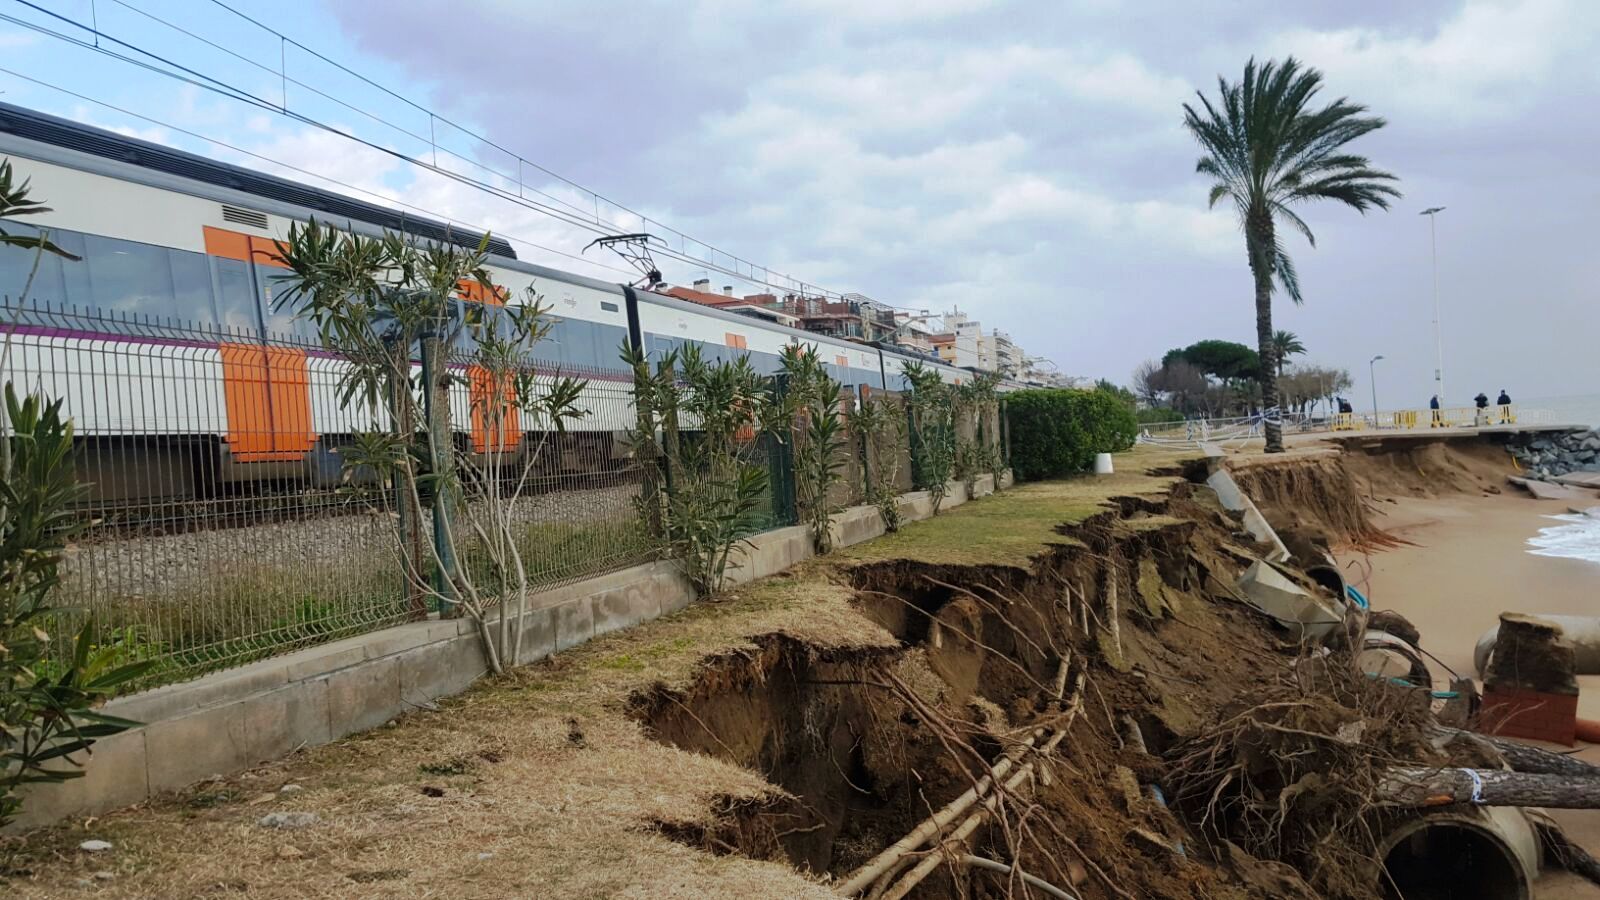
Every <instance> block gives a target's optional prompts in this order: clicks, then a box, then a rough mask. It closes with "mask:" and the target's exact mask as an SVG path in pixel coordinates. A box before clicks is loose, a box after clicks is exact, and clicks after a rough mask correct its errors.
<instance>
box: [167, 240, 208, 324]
mask: <svg viewBox="0 0 1600 900" xmlns="http://www.w3.org/2000/svg"><path fill="white" fill-rule="evenodd" d="M167 258H168V262H170V263H171V264H172V293H173V299H174V300H175V301H176V303H175V305H176V307H177V310H178V313H177V315H178V316H179V317H180V318H182V319H183V320H184V321H186V322H192V323H195V324H198V325H206V326H210V325H215V324H216V323H217V305H216V303H215V301H214V300H213V298H212V296H211V266H210V265H208V264H207V263H206V257H205V254H204V253H190V252H188V251H186V250H169V251H167Z"/></svg>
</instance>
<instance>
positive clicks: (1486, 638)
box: [1472, 613, 1600, 678]
mask: <svg viewBox="0 0 1600 900" xmlns="http://www.w3.org/2000/svg"><path fill="white" fill-rule="evenodd" d="M1536 618H1539V619H1542V620H1544V621H1546V622H1549V623H1550V624H1552V625H1558V626H1560V628H1561V631H1562V635H1563V636H1564V637H1565V638H1566V639H1567V640H1568V641H1570V642H1571V643H1572V661H1573V663H1574V665H1575V668H1574V671H1573V674H1575V675H1600V616H1547V615H1544V614H1542V613H1540V614H1536ZM1499 637H1500V624H1499V623H1498V622H1496V623H1495V625H1494V627H1492V628H1490V629H1489V630H1488V631H1485V632H1484V633H1483V637H1481V638H1478V646H1477V647H1476V648H1475V649H1474V650H1473V652H1472V663H1473V665H1475V666H1477V668H1478V677H1480V678H1481V677H1483V675H1484V673H1485V672H1487V671H1489V659H1490V657H1491V656H1493V655H1494V645H1495V642H1496V641H1497V640H1498V639H1499Z"/></svg>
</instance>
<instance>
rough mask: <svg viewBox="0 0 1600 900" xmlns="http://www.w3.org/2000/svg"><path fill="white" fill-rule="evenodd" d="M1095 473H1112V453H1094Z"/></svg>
mask: <svg viewBox="0 0 1600 900" xmlns="http://www.w3.org/2000/svg"><path fill="white" fill-rule="evenodd" d="M1094 473H1095V474H1096V475H1110V474H1111V454H1109V453H1096V454H1095V455H1094Z"/></svg>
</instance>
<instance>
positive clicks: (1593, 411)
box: [1489, 392, 1600, 428]
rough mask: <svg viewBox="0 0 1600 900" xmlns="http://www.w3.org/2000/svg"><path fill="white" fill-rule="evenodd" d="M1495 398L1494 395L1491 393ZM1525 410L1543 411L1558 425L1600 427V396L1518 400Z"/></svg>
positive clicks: (1583, 395) (1581, 395)
mask: <svg viewBox="0 0 1600 900" xmlns="http://www.w3.org/2000/svg"><path fill="white" fill-rule="evenodd" d="M1489 396H1490V397H1493V396H1494V393H1493V392H1489ZM1516 405H1517V406H1520V407H1522V408H1523V409H1542V410H1547V411H1548V412H1549V413H1550V421H1551V422H1553V423H1555V424H1557V425H1586V426H1588V427H1590V428H1594V427H1595V426H1597V425H1600V394H1573V395H1569V396H1565V397H1535V398H1533V399H1531V400H1526V401H1524V400H1521V399H1517V404H1516Z"/></svg>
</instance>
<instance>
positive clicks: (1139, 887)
mask: <svg viewBox="0 0 1600 900" xmlns="http://www.w3.org/2000/svg"><path fill="white" fill-rule="evenodd" d="M1118 466H1119V470H1121V472H1122V474H1119V475H1117V476H1114V477H1112V478H1108V479H1088V478H1086V479H1080V480H1076V481H1069V482H1059V483H1049V484H1040V485H1029V486H1024V487H1020V488H1017V489H1014V490H1012V491H1010V492H1007V493H1006V494H1004V495H1001V496H997V497H993V498H989V499H985V500H982V501H978V502H975V503H973V504H969V505H968V506H966V507H963V508H960V509H957V510H954V511H951V512H949V513H947V514H945V515H941V516H940V517H938V518H937V519H935V520H932V521H929V522H924V523H916V524H913V525H910V526H908V527H907V528H906V529H905V530H903V531H902V532H901V533H900V534H898V535H893V536H890V537H888V538H886V539H883V540H881V541H877V542H872V543H869V544H866V545H861V546H859V547H856V548H851V550H850V551H848V552H847V553H846V554H841V555H839V556H838V557H836V558H830V559H826V560H817V561H813V562H811V563H809V564H806V565H803V566H801V567H799V568H797V569H796V570H795V571H793V572H791V573H789V574H788V575H786V576H783V577H778V578H773V579H768V580H765V581H763V582H760V583H757V584H755V585H751V586H747V587H745V588H742V589H739V590H737V591H734V592H731V593H729V594H728V595H726V596H723V597H720V598H716V599H713V600H708V601H703V602H700V603H697V604H695V605H694V606H693V607H691V608H690V609H688V610H686V611H684V612H682V613H679V614H676V615H673V616H670V617H667V618H664V619H662V620H659V621H657V622H654V623H651V624H648V625H645V626H641V627H638V628H635V629H631V630H629V631H627V632H625V633H618V634H612V635H608V636H606V637H604V638H600V639H597V640H595V641H593V642H591V643H589V644H587V645H585V646H583V647H581V648H579V649H577V650H574V651H571V652H568V653H564V654H562V655H560V656H559V657H557V658H555V659H552V660H549V661H547V662H545V663H541V664H538V665H534V666H530V667H527V668H525V669H523V670H521V671H519V672H517V673H515V674H513V675H511V676H508V677H506V678H504V679H500V680H498V681H495V682H489V683H485V684H483V685H481V686H479V687H477V688H475V689H474V690H472V691H469V692H468V693H467V694H465V695H463V696H461V697H458V698H454V699H451V700H447V701H443V702H441V703H440V704H439V705H438V706H439V708H438V709H436V710H434V709H429V710H418V711H416V712H415V713H412V714H410V715H407V716H404V717H401V718H400V719H399V720H397V721H396V722H394V723H391V726H390V727H386V728H381V729H378V730H376V731H374V732H371V733H369V734H366V735H362V736H359V737H357V738H353V739H348V740H344V741H340V742H337V743H335V744H333V745H329V746H326V747H321V748H317V749H314V750H310V751H307V752H304V753H302V754H299V755H297V756H295V757H293V758H291V759H289V760H285V761H282V762H279V763H274V764H271V765H268V766H264V767H262V768H261V769H258V770H256V771H253V772H250V773H247V774H246V775H244V776H241V777H238V778H234V779H224V780H218V781H216V782H215V783H212V784H208V785H205V786H203V787H201V788H199V789H197V790H193V791H189V792H185V793H183V794H181V795H177V796H172V797H168V798H165V799H163V800H161V801H159V802H156V803H153V804H151V805H149V806H146V807H142V808H136V809H131V810H124V811H121V812H118V813H115V814H112V815H109V816H106V817H104V818H102V819H99V820H96V821H91V822H87V823H73V824H70V825H66V826H63V827H60V828H56V829H52V830H47V831H42V832H38V833H35V834H32V835H29V836H27V837H26V838H25V839H23V840H22V841H20V842H18V841H11V842H10V844H11V849H15V850H16V851H17V855H16V856H15V857H14V861H13V866H14V869H15V871H14V872H13V874H12V875H10V876H9V878H8V879H7V881H6V884H5V888H6V891H7V895H8V896H17V897H60V896H89V895H102V896H118V897H177V896H185V897H186V896H211V895H219V896H220V895H227V896H240V897H310V896H316V897H368V896H378V895H381V896H392V897H429V896H432V897H437V896H449V897H503V896H538V897H609V896H622V897H678V896H683V897H696V898H703V897H739V898H752V897H807V896H810V897H828V896H837V895H836V894H834V893H833V892H832V891H831V890H830V889H829V888H828V887H827V882H828V881H829V880H830V879H833V878H837V877H840V876H843V875H845V874H847V873H849V872H850V871H851V870H852V869H853V868H854V867H856V866H857V865H859V864H860V863H862V862H863V861H865V860H867V859H868V858H870V857H871V856H872V855H873V854H875V853H876V852H877V851H878V850H879V849H881V848H882V847H884V846H886V845H888V844H889V843H891V842H892V841H894V840H895V839H896V838H897V837H899V836H900V835H901V834H903V833H904V832H905V831H907V830H908V829H909V828H911V827H912V826H913V825H915V824H916V823H917V822H918V821H919V820H921V819H922V818H923V817H924V816H926V815H927V814H928V813H929V811H930V810H932V809H935V808H937V807H939V806H941V805H943V804H945V803H946V802H947V801H949V800H950V799H951V798H953V797H955V796H956V795H958V794H960V793H961V792H962V791H964V790H965V789H966V788H968V787H970V786H971V785H972V783H973V781H974V779H975V778H976V777H977V775H978V774H979V773H980V772H981V771H982V770H983V769H984V768H985V767H986V766H987V764H988V762H989V761H991V760H993V759H996V758H998V757H999V756H1000V755H1002V754H1005V753H1007V752H1014V751H1016V750H1017V748H1018V747H1019V745H1020V743H1021V742H1022V741H1023V740H1024V739H1025V738H1027V737H1028V736H1030V735H1032V734H1034V731H1035V729H1036V728H1037V729H1045V730H1047V731H1048V730H1050V729H1055V728H1063V729H1065V739H1064V740H1062V742H1061V744H1060V747H1059V751H1058V755H1056V756H1054V757H1052V758H1050V759H1048V760H1046V761H1044V762H1043V763H1042V764H1041V765H1040V767H1039V769H1038V770H1037V771H1036V772H1035V773H1034V775H1033V777H1032V778H1030V779H1029V780H1028V783H1027V784H1022V785H1019V786H1018V788H1017V790H1016V791H1011V792H1006V796H1005V800H1004V802H1003V803H1002V804H1001V812H1000V814H999V816H998V818H991V819H989V820H988V821H986V822H985V823H984V824H983V825H982V827H980V828H979V829H978V830H977V831H976V833H975V834H974V835H973V839H972V842H971V844H970V847H971V849H972V851H973V852H976V853H978V854H979V855H984V856H988V857H991V858H997V859H1004V860H1011V861H1016V862H1020V863H1021V865H1022V868H1024V869H1025V870H1027V871H1029V872H1032V873H1036V874H1038V875H1039V876H1040V877H1044V878H1046V879H1049V880H1053V881H1056V882H1057V883H1060V884H1063V885H1066V884H1071V885H1074V886H1075V890H1076V891H1077V893H1078V894H1079V895H1080V896H1082V897H1084V898H1105V897H1124V898H1128V897H1139V898H1144V897H1215V898H1224V897H1237V898H1243V897H1269V896H1289V895H1293V894H1294V892H1296V891H1300V890H1302V889H1303V885H1300V884H1299V879H1298V877H1297V876H1296V875H1295V874H1294V872H1293V871H1292V870H1289V869H1287V868H1285V867H1282V866H1278V865H1276V864H1271V863H1262V862H1260V861H1259V860H1256V859H1255V858H1253V857H1252V856H1251V855H1250V854H1249V853H1248V852H1246V849H1247V848H1243V847H1238V846H1235V847H1231V848H1230V847H1228V846H1227V845H1226V844H1223V843H1219V842H1218V841H1216V840H1213V839H1212V836H1213V833H1214V832H1215V829H1214V828H1213V829H1212V830H1211V831H1207V830H1206V829H1200V830H1198V831H1197V830H1196V827H1195V823H1196V822H1198V821H1200V817H1199V816H1194V815H1192V811H1189V810H1181V811H1182V812H1183V813H1184V815H1185V821H1180V820H1179V818H1177V817H1175V816H1174V815H1173V813H1172V812H1169V811H1168V810H1167V809H1166V808H1165V807H1164V806H1163V805H1162V804H1161V803H1160V802H1157V800H1156V799H1155V798H1154V796H1153V795H1152V793H1151V792H1150V791H1149V789H1148V783H1150V782H1152V781H1159V780H1160V779H1161V773H1162V772H1163V771H1164V769H1163V767H1164V766H1165V765H1166V763H1164V762H1163V755H1165V754H1171V753H1181V752H1187V750H1188V749H1192V742H1193V741H1194V740H1197V739H1200V738H1202V737H1204V736H1205V735H1207V734H1212V733H1214V732H1215V729H1216V727H1217V725H1218V723H1219V722H1228V721H1230V716H1233V715H1235V714H1236V713H1237V712H1238V711H1239V710H1240V708H1241V702H1242V701H1244V700H1248V699H1249V698H1250V697H1251V696H1255V695H1257V694H1259V693H1260V692H1261V691H1262V690H1264V689H1266V688H1271V689H1272V690H1276V691H1282V690H1305V689H1306V688H1305V687H1304V686H1303V685H1301V682H1300V681H1299V679H1298V677H1297V676H1296V675H1295V669H1294V666H1293V664H1294V661H1295V659H1296V656H1297V651H1298V648H1297V647H1295V646H1293V645H1291V644H1289V643H1286V642H1285V641H1284V640H1282V638H1281V636H1280V634H1279V633H1278V632H1277V631H1276V630H1275V629H1274V628H1273V627H1272V626H1271V625H1270V624H1269V623H1267V622H1264V621H1263V620H1262V619H1261V618H1260V617H1259V615H1257V614H1256V613H1254V612H1253V611H1251V610H1249V609H1247V608H1246V607H1244V606H1243V605H1242V604H1240V603H1238V602H1237V601H1236V600H1235V599H1234V598H1233V597H1232V596H1231V591H1230V588H1229V585H1231V584H1232V583H1233V580H1234V578H1235V577H1236V576H1237V574H1238V572H1239V571H1240V570H1241V569H1242V568H1243V567H1244V566H1246V565H1248V564H1249V563H1250V562H1251V561H1252V554H1251V549H1250V548H1249V547H1247V546H1246V545H1245V544H1243V543H1241V542H1242V541H1243V540H1247V539H1245V538H1242V537H1241V536H1240V535H1239V534H1238V533H1237V525H1236V523H1235V522H1234V521H1233V520H1231V519H1230V518H1229V517H1228V516H1227V515H1226V514H1224V513H1223V512H1222V511H1221V510H1220V508H1218V507H1217V506H1216V505H1215V503H1214V500H1211V499H1209V498H1210V495H1209V494H1208V492H1205V491H1203V490H1199V489H1197V488H1195V487H1194V486H1193V485H1191V484H1189V483H1187V482H1186V481H1184V480H1183V478H1182V477H1181V473H1182V472H1183V471H1184V460H1183V459H1182V458H1180V457H1178V456H1173V455H1170V454H1153V453H1150V452H1147V451H1140V452H1138V453H1136V454H1134V455H1132V456H1131V457H1128V458H1123V459H1119V462H1118ZM1151 472H1159V473H1161V474H1159V475H1158V474H1149V473H1151ZM1308 489H1309V490H1321V489H1320V488H1317V487H1315V486H1313V487H1311V488H1308ZM1282 496H1283V497H1286V498H1287V497H1292V496H1294V494H1293V492H1292V491H1286V492H1285V493H1284V494H1283V495H1282ZM1341 515H1343V514H1342V513H1341ZM1351 515H1354V514H1353V513H1351ZM1324 521H1325V522H1329V523H1331V522H1333V521H1334V519H1333V518H1332V517H1331V516H1330V517H1325V519H1324ZM1340 521H1343V520H1340ZM1352 521H1353V520H1352ZM1335 724H1338V723H1335ZM1141 743H1142V744H1143V745H1144V747H1143V749H1141V748H1140V747H1139V744H1141ZM291 784H292V785H297V786H299V788H300V790H298V791H290V792H284V791H282V790H281V789H282V788H283V787H284V786H285V785H291ZM1218 796H1222V790H1221V789H1220V788H1219V789H1218ZM279 811H298V812H309V813H314V814H315V815H316V816H317V817H318V821H317V823H316V824H314V825H311V826H309V827H306V828H303V829H296V830H277V829H271V828H266V827H263V826H261V825H259V824H257V823H258V820H260V819H261V818H262V817H263V816H264V815H266V814H268V813H271V812H279ZM89 837H95V838H101V839H104V840H109V841H111V842H112V843H113V844H114V845H115V846H116V849H115V850H114V851H111V852H109V853H105V854H95V855H91V854H86V853H81V852H79V851H77V850H76V849H75V847H76V845H77V843H78V842H79V841H81V840H84V839H86V838H89ZM1180 844H1181V845H1182V846H1183V847H1184V848H1185V849H1184V850H1183V851H1182V852H1179V851H1178V850H1177V849H1176V848H1177V847H1178V846H1179V845H1180ZM102 873H103V875H104V876H105V877H101V874H102ZM1012 887H1015V885H1012V884H1009V883H1008V879H1007V877H1006V876H1005V875H1001V874H994V873H989V872H986V871H984V870H980V869H971V868H966V869H953V868H951V867H948V866H943V865H941V866H939V867H937V868H936V869H935V870H934V871H933V872H932V874H930V875H929V877H928V878H927V879H926V880H925V881H924V882H923V883H922V884H921V885H920V886H918V887H917V888H916V889H915V891H914V892H913V893H912V894H911V896H914V897H949V896H975V897H984V896H1004V895H1006V894H1007V893H1008V891H1010V889H1011V888H1012ZM1017 895H1018V896H1020V894H1017ZM1350 896H1364V894H1362V893H1360V892H1356V893H1352V894H1350Z"/></svg>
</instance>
